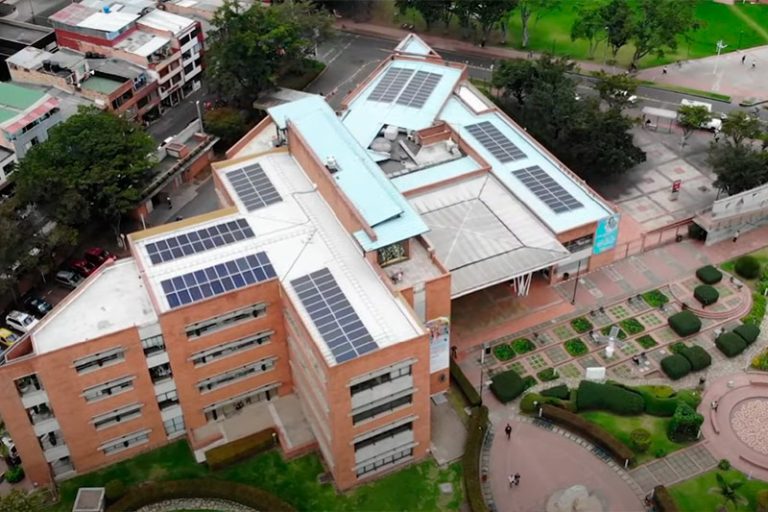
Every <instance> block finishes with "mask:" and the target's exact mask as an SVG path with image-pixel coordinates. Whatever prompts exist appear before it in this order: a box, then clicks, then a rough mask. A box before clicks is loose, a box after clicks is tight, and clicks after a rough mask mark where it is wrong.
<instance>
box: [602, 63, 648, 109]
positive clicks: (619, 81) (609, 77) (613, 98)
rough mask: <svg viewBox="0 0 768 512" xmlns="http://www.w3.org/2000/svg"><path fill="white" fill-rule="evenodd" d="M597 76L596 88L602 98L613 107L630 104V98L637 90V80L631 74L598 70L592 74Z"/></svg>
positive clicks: (620, 107) (622, 106)
mask: <svg viewBox="0 0 768 512" xmlns="http://www.w3.org/2000/svg"><path fill="white" fill-rule="evenodd" d="M592 76H594V77H595V78H597V83H596V85H595V88H596V89H597V92H598V93H599V94H600V99H602V100H603V101H605V102H606V103H607V104H608V106H609V107H611V108H619V109H623V108H625V107H626V106H627V105H628V104H629V98H630V96H632V95H633V94H635V92H636V91H637V85H638V82H637V80H636V79H635V78H634V77H632V76H631V75H628V74H624V73H620V74H613V73H606V72H605V71H597V72H595V73H593V74H592Z"/></svg>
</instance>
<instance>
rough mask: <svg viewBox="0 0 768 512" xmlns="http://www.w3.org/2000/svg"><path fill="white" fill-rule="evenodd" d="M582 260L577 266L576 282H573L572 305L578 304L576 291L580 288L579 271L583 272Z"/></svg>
mask: <svg viewBox="0 0 768 512" xmlns="http://www.w3.org/2000/svg"><path fill="white" fill-rule="evenodd" d="M581 261H582V260H579V266H578V267H576V282H575V283H573V298H572V299H571V305H574V304H576V291H577V290H578V289H579V273H580V272H581Z"/></svg>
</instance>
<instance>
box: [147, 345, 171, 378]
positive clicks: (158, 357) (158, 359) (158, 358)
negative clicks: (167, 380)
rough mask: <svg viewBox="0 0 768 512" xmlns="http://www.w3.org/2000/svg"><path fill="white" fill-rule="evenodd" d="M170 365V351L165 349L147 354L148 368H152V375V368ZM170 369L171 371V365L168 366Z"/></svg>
mask: <svg viewBox="0 0 768 512" xmlns="http://www.w3.org/2000/svg"><path fill="white" fill-rule="evenodd" d="M163 366H168V352H166V351H165V350H162V351H160V352H153V353H152V354H151V355H147V368H149V369H150V375H152V372H151V370H152V369H154V368H158V367H163ZM168 371H169V372H170V366H169V367H168ZM158 379H161V380H162V378H161V377H158ZM152 382H155V383H156V382H160V380H158V381H155V380H154V379H153V380H152Z"/></svg>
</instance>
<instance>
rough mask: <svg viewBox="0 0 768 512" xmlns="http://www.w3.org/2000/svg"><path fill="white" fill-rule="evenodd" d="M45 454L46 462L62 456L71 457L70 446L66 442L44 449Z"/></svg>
mask: <svg viewBox="0 0 768 512" xmlns="http://www.w3.org/2000/svg"><path fill="white" fill-rule="evenodd" d="M43 455H44V456H45V460H46V462H53V461H56V460H59V459H61V458H62V457H69V448H68V447H67V445H65V444H62V445H60V446H54V447H51V448H48V449H47V450H45V451H43Z"/></svg>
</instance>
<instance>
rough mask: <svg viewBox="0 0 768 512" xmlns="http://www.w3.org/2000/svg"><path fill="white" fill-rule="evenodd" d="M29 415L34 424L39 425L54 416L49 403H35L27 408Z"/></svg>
mask: <svg viewBox="0 0 768 512" xmlns="http://www.w3.org/2000/svg"><path fill="white" fill-rule="evenodd" d="M27 417H28V418H29V421H30V422H32V424H33V425H39V424H40V423H42V422H44V421H47V420H50V419H52V418H54V415H53V410H52V409H51V408H50V406H49V405H48V403H47V402H46V403H42V404H37V405H33V406H32V407H30V408H28V409H27Z"/></svg>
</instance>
